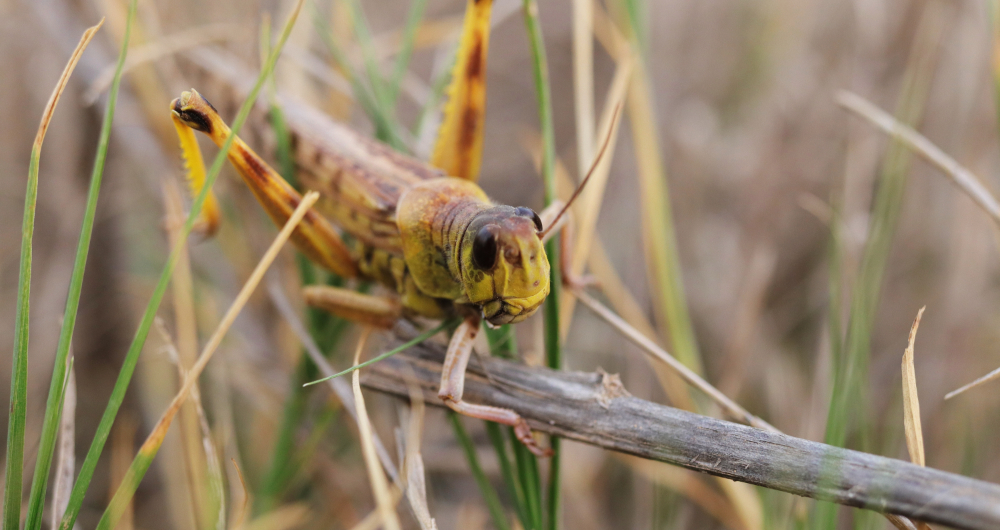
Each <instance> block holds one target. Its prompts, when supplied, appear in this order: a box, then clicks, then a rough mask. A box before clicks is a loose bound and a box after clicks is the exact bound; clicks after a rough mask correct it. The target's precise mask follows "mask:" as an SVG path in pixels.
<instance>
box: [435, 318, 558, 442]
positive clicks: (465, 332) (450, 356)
mask: <svg viewBox="0 0 1000 530" xmlns="http://www.w3.org/2000/svg"><path fill="white" fill-rule="evenodd" d="M479 326H480V318H479V317H478V316H471V317H468V318H466V319H465V321H463V322H462V324H461V325H459V326H458V329H456V330H455V334H454V335H452V337H451V342H450V343H449V344H448V353H447V354H446V355H445V358H444V367H443V369H442V370H441V388H440V389H439V390H438V397H440V398H441V399H442V400H443V401H444V403H445V405H448V407H449V408H450V409H452V410H454V411H455V412H458V413H459V414H463V415H465V416H470V417H473V418H479V419H483V420H488V421H495V422H497V423H502V424H504V425H510V426H511V427H513V428H514V434H515V435H516V436H517V439H518V440H520V442H521V443H523V444H524V445H525V446H527V448H528V450H529V451H531V452H532V453H534V454H535V455H537V456H541V457H546V456H552V451H551V450H549V449H545V448H544V447H541V446H540V445H538V443H537V442H536V441H535V438H534V437H533V436H532V435H531V427H529V426H528V422H527V421H525V420H524V418H522V417H521V416H520V415H519V414H518V413H516V412H514V411H513V410H510V409H505V408H500V407H491V406H489V405H475V404H472V403H467V402H465V401H462V394H463V392H464V390H465V369H466V367H467V366H468V364H469V357H470V356H471V355H472V344H473V342H475V340H476V335H477V334H478V333H479Z"/></svg>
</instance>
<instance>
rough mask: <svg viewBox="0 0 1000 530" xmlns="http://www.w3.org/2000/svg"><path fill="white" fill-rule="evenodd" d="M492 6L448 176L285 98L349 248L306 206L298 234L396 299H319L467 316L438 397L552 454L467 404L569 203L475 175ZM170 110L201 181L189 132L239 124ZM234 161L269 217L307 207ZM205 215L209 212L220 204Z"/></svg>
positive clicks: (444, 158)
mask: <svg viewBox="0 0 1000 530" xmlns="http://www.w3.org/2000/svg"><path fill="white" fill-rule="evenodd" d="M490 7H491V2H490V1H489V0H478V1H473V0H470V2H469V4H468V11H467V12H466V17H465V21H464V28H463V35H462V41H461V46H460V49H459V53H458V57H457V61H456V66H455V69H454V72H453V81H452V86H451V88H450V90H449V96H450V99H449V103H448V107H447V108H446V111H445V119H444V122H443V124H442V130H441V134H440V135H439V138H438V144H437V146H436V149H435V154H434V156H433V159H432V163H433V166H436V167H437V168H443V169H444V170H445V171H447V174H449V175H452V176H447V175H446V173H445V171H442V170H441V169H437V168H435V167H432V166H430V165H427V164H425V163H423V162H420V161H418V160H415V159H413V158H411V157H408V156H406V155H403V154H400V153H398V152H395V151H393V150H392V149H391V148H389V147H388V146H385V145H383V144H380V143H378V142H376V141H374V140H371V139H367V138H364V137H361V136H360V135H358V134H356V133H354V132H353V131H351V130H350V129H348V128H347V127H344V126H342V125H339V124H337V123H335V122H333V121H332V120H330V119H328V118H326V117H324V116H322V115H321V114H319V113H318V112H316V111H312V112H309V111H308V110H307V109H306V110H303V109H302V108H301V107H297V106H287V105H286V106H285V109H284V110H285V115H286V120H287V122H288V126H289V129H290V131H291V133H292V149H293V156H294V159H295V163H296V171H297V174H298V177H299V178H300V180H301V182H302V183H303V185H304V187H306V188H310V189H314V190H317V191H320V192H321V193H322V194H323V196H324V199H323V200H322V201H321V205H322V208H323V210H324V213H325V214H326V216H329V219H330V220H332V221H333V223H334V224H336V225H338V226H339V227H340V228H341V229H342V230H343V231H344V232H346V233H348V234H350V236H351V243H350V244H348V243H345V241H344V240H343V239H341V237H340V234H339V233H338V231H337V230H335V229H334V227H333V226H332V224H331V222H330V220H328V219H327V217H326V216H324V215H321V214H319V213H316V212H310V213H309V214H308V216H307V217H306V218H305V219H304V220H303V222H302V224H301V225H300V227H299V228H298V229H296V231H295V233H294V234H293V236H292V241H293V242H294V243H295V245H296V246H297V247H298V248H299V249H300V250H301V251H302V252H303V253H304V254H305V255H306V256H308V257H309V258H310V259H311V260H312V261H314V262H316V263H317V264H319V265H321V266H323V267H325V268H327V269H329V270H331V271H333V272H334V273H336V274H338V275H340V276H343V277H347V278H363V279H367V280H374V281H376V282H378V283H380V284H382V285H383V286H385V287H387V288H388V289H389V290H390V291H393V292H394V294H395V296H378V295H369V294H362V293H358V292H355V291H351V290H348V289H342V288H337V287H330V286H319V285H315V286H307V287H305V289H304V295H305V299H306V302H307V303H308V304H310V305H313V306H315V307H320V308H323V309H325V310H328V311H330V312H331V313H334V314H336V315H338V316H341V317H344V318H348V319H351V320H354V321H358V322H362V323H365V324H368V325H372V326H377V327H382V328H388V327H391V326H392V325H393V324H394V323H395V322H396V321H397V320H398V319H399V318H401V317H406V316H421V317H427V318H433V319H443V318H448V317H452V316H459V317H461V318H462V323H461V324H460V325H459V326H458V328H457V329H456V330H455V332H454V334H453V335H452V338H451V341H450V343H449V345H448V349H447V354H446V357H445V360H444V367H443V370H442V374H441V385H440V391H439V393H438V395H439V397H440V398H441V399H442V400H443V401H444V402H445V404H446V405H447V406H448V407H450V408H452V409H453V410H455V411H456V412H459V413H461V414H465V415H468V416H472V417H476V418H481V419H485V420H490V421H495V422H498V423H503V424H506V425H510V426H512V427H514V430H515V433H516V435H517V438H518V439H519V440H520V441H521V442H522V443H524V444H525V445H526V446H527V447H528V448H529V449H530V450H531V451H532V452H533V453H535V454H537V455H540V456H544V455H546V454H548V451H547V450H546V449H544V448H542V447H540V446H539V445H538V444H537V443H536V441H535V439H534V438H533V437H532V434H531V429H530V427H529V426H528V424H527V422H526V421H525V420H524V419H523V418H522V417H521V416H520V415H518V414H517V413H516V412H514V411H513V410H509V409H503V408H498V407H492V406H486V405H477V404H472V403H467V402H465V401H463V400H462V392H463V387H464V381H465V369H466V366H467V364H468V362H469V357H470V355H471V354H472V346H473V342H474V340H475V338H476V334H477V333H478V331H479V329H480V326H481V323H482V321H483V320H485V321H486V322H487V323H488V324H489V325H493V326H498V325H502V324H512V323H517V322H521V321H523V320H524V319H526V318H528V317H529V316H531V315H532V314H534V313H535V312H536V311H537V310H538V308H539V307H540V306H541V304H542V302H543V301H544V300H545V297H546V296H547V295H548V294H549V281H550V280H549V261H548V258H547V257H546V254H545V250H544V248H543V242H544V239H545V238H546V237H547V236H548V235H550V234H551V233H552V228H553V227H554V226H556V223H557V221H558V219H559V218H560V217H561V216H562V213H563V212H564V211H565V207H566V206H568V203H567V204H566V205H565V206H564V205H561V204H553V205H552V206H550V207H549V208H547V209H546V211H544V212H542V215H538V214H536V213H535V212H534V211H533V210H531V209H529V208H525V207H511V206H505V205H499V204H494V203H492V202H491V201H490V200H489V198H488V197H487V196H486V194H485V193H484V192H483V191H482V189H480V188H479V186H477V185H476V184H475V183H474V182H473V180H474V178H475V176H476V174H477V173H478V170H479V163H480V150H481V148H482V130H483V127H482V122H483V118H484V114H485V94H486V92H485V79H484V70H485V65H486V54H487V43H488V33H489V13H490ZM171 111H172V115H173V119H174V123H175V126H176V128H177V132H178V134H179V136H180V138H181V147H182V149H183V151H184V153H185V156H186V158H187V161H188V166H189V171H191V172H192V173H193V175H192V178H193V180H194V184H195V187H198V186H200V184H198V177H197V173H198V171H199V170H200V169H199V168H200V167H203V166H201V154H200V152H199V151H198V147H197V142H195V141H194V135H193V133H192V132H191V131H192V129H193V130H197V131H200V132H202V133H205V134H206V135H208V136H209V138H211V139H212V141H213V142H215V143H216V144H217V145H222V144H223V143H224V142H225V141H226V140H227V139H228V138H229V136H230V135H231V132H230V129H229V127H228V126H227V125H226V123H225V121H224V120H223V119H222V118H221V117H220V116H219V114H218V113H217V112H216V110H215V108H214V107H213V106H212V105H211V104H210V103H209V102H208V101H207V100H206V99H205V98H204V97H202V96H201V94H199V93H198V92H196V91H194V90H192V91H190V92H185V93H183V94H182V96H181V97H180V98H177V99H175V100H174V101H173V102H172V103H171ZM605 147H606V144H605ZM601 152H602V153H603V148H602V150H601ZM228 157H229V161H230V162H231V163H232V165H233V166H234V167H235V168H236V169H237V172H238V173H239V174H240V175H241V177H242V178H243V180H244V182H245V183H246V184H247V186H248V187H249V188H250V189H251V191H252V192H253V194H254V195H255V197H256V198H257V200H258V201H259V202H260V204H261V205H262V206H263V207H264V209H265V211H267V213H268V215H269V216H270V217H271V218H272V219H273V220H274V221H275V223H277V224H278V225H279V226H280V225H281V224H283V223H284V222H285V220H286V219H287V218H288V216H289V215H290V214H291V212H292V211H293V210H294V209H295V207H296V205H297V204H298V203H299V201H300V199H301V196H300V195H299V193H298V192H297V191H296V190H295V189H294V188H292V186H290V185H289V184H288V183H287V182H286V181H285V180H284V179H283V178H282V177H281V176H280V175H279V174H278V173H277V172H276V171H274V170H273V169H272V168H271V167H270V166H269V165H268V164H267V163H266V162H265V161H264V160H263V159H261V158H260V157H259V156H258V155H257V154H256V153H254V151H253V150H251V149H250V147H249V146H247V144H246V143H244V142H243V141H242V140H240V139H239V138H235V139H234V143H233V147H232V149H231V151H230V152H229V155H228ZM598 158H600V155H599V156H598ZM583 184H586V179H585V180H584V182H583V183H582V184H581V186H582V185H583ZM577 191H579V190H577ZM574 198H575V194H574ZM570 202H572V199H571V200H570ZM208 204H210V205H211V204H214V199H212V200H211V201H210V202H209V203H208ZM207 215H208V216H212V215H213V213H212V212H211V210H209V212H208V213H207ZM544 227H548V229H545V228H544ZM566 239H567V238H563V240H564V241H565V240H566ZM566 277H567V278H570V276H569V275H567V276H566Z"/></svg>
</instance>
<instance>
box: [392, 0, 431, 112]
mask: <svg viewBox="0 0 1000 530" xmlns="http://www.w3.org/2000/svg"><path fill="white" fill-rule="evenodd" d="M426 8H427V0H413V2H412V3H411V5H410V15H409V16H408V17H407V18H406V27H405V28H403V41H402V43H401V46H400V49H399V54H398V55H396V63H395V65H394V67H393V70H392V78H391V79H390V80H389V83H388V86H387V87H386V88H387V90H388V94H387V96H386V97H387V99H388V105H389V107H388V111H389V113H390V114H392V113H394V112H395V110H396V103H397V102H398V100H399V90H400V87H401V86H402V84H403V77H404V76H405V75H406V69H407V68H408V67H409V65H410V57H411V56H412V55H413V46H414V43H415V41H416V39H417V30H418V29H420V21H421V20H422V19H423V18H424V10H425V9H426Z"/></svg>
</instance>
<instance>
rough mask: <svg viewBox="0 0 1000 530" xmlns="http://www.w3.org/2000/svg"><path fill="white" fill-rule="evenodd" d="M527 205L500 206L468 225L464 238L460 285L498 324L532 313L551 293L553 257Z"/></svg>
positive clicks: (533, 214)
mask: <svg viewBox="0 0 1000 530" xmlns="http://www.w3.org/2000/svg"><path fill="white" fill-rule="evenodd" d="M541 231H542V222H541V220H540V219H539V218H538V214H536V213H535V212H533V211H531V209H529V208H512V207H510V206H496V207H494V208H490V209H488V210H485V211H483V212H482V213H480V214H479V215H477V216H476V218H475V219H473V221H472V222H471V223H470V224H469V226H468V228H467V229H466V231H465V234H464V235H463V237H462V242H461V270H462V284H463V287H464V289H465V295H466V298H467V299H468V301H469V303H471V304H473V305H476V306H479V307H481V308H482V310H483V315H484V316H485V318H486V321H487V322H489V323H490V324H493V325H496V326H499V325H502V324H512V323H516V322H520V321H522V320H524V319H526V318H528V317H529V316H531V315H532V314H533V313H534V312H535V311H537V310H538V308H539V307H540V306H541V305H542V301H544V300H545V297H546V296H548V294H549V260H548V257H546V255H545V249H544V248H543V247H542V239H541V237H540V236H539V234H540V233H541Z"/></svg>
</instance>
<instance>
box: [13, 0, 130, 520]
mask: <svg viewBox="0 0 1000 530" xmlns="http://www.w3.org/2000/svg"><path fill="white" fill-rule="evenodd" d="M135 9H136V3H135V1H133V2H131V3H130V5H129V14H128V21H127V22H126V24H125V37H124V41H123V42H122V48H121V51H120V52H119V54H118V64H117V65H116V66H115V76H114V80H113V81H112V83H111V91H110V93H109V95H108V106H107V108H105V111H104V121H103V123H102V124H101V133H100V136H99V139H98V142H97V156H96V158H95V159H94V168H93V171H92V172H91V175H90V188H89V190H88V191H87V206H86V209H85V210H84V214H83V224H82V226H81V228H80V239H79V241H78V243H77V247H76V258H75V259H74V262H73V273H72V276H70V282H69V294H68V295H67V299H66V309H65V312H64V313H63V325H62V329H61V330H60V333H59V343H58V345H57V346H56V356H55V361H54V362H53V368H52V379H51V381H50V382H49V397H48V400H47V402H46V404H45V420H44V422H43V423H42V436H41V439H40V440H39V447H38V457H37V460H36V462H35V475H34V477H33V478H32V482H31V498H30V501H29V503H28V518H27V521H26V522H25V528H26V529H31V530H35V529H38V528H41V526H42V514H43V512H44V509H45V490H46V487H47V485H48V480H49V470H50V469H51V467H52V457H53V454H54V453H55V445H56V438H57V437H58V435H59V423H60V416H61V413H62V396H63V390H64V384H65V381H66V368H67V363H66V357H67V356H68V355H69V349H70V346H71V344H72V342H73V331H74V330H75V329H76V317H77V310H78V309H79V308H80V293H81V291H82V290H83V274H84V271H85V269H86V267H87V256H88V254H89V252H90V241H91V239H92V235H93V232H94V218H95V217H96V214H97V199H98V197H99V196H100V192H101V182H102V181H103V177H104V163H105V161H106V160H107V157H108V144H109V142H110V140H111V124H112V122H113V121H114V118H115V106H116V104H117V102H118V90H119V86H120V85H121V78H122V70H123V68H124V66H125V57H126V55H128V43H129V35H130V33H131V24H132V20H133V18H134V16H135Z"/></svg>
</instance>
